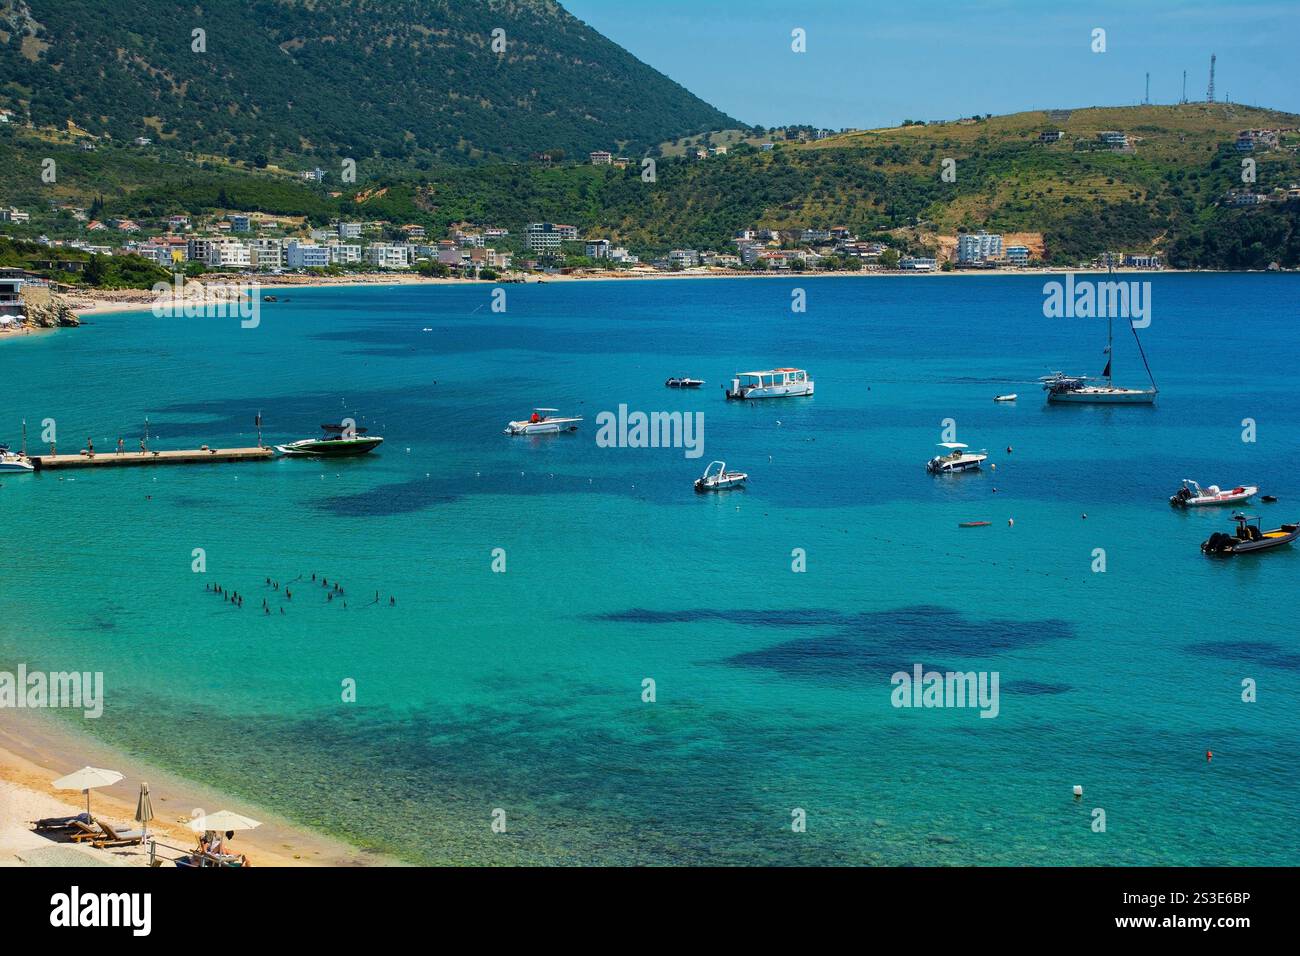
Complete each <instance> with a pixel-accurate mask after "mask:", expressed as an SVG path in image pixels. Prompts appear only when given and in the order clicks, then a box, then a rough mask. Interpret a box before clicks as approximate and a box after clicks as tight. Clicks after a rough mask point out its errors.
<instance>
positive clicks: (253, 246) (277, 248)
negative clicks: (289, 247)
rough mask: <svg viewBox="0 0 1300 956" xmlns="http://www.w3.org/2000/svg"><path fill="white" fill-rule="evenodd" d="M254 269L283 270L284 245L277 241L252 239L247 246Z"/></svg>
mask: <svg viewBox="0 0 1300 956" xmlns="http://www.w3.org/2000/svg"><path fill="white" fill-rule="evenodd" d="M248 255H249V258H250V259H251V260H252V263H253V268H254V269H283V268H284V244H283V243H282V242H280V240H279V239H254V240H253V241H252V242H250V243H249V244H248Z"/></svg>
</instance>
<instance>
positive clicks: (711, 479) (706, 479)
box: [695, 461, 749, 491]
mask: <svg viewBox="0 0 1300 956" xmlns="http://www.w3.org/2000/svg"><path fill="white" fill-rule="evenodd" d="M714 465H717V466H718V467H717V470H716V471H715V470H714V467H713V466H714ZM748 478H749V475H747V474H745V473H744V472H743V471H727V463H726V462H725V461H711V462H709V465H708V467H707V468H705V469H704V474H702V475H700V477H698V478H696V479H695V490H696V491H725V490H726V489H728V488H739V487H740V486H741V485H743V484H744V483H745V481H746V480H747V479H748Z"/></svg>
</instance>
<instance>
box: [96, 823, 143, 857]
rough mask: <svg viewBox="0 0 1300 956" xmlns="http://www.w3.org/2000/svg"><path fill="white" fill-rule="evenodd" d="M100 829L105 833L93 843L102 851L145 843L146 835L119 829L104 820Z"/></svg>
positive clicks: (100, 824) (136, 831)
mask: <svg viewBox="0 0 1300 956" xmlns="http://www.w3.org/2000/svg"><path fill="white" fill-rule="evenodd" d="M99 828H100V829H101V830H103V831H104V832H103V833H102V834H101V835H100V836H99V837H98V838H96V839H94V840H92V841H91V843H93V844H94V845H95V846H96V847H99V848H100V849H101V850H102V849H103V848H104V847H106V846H135V845H136V844H138V843H143V842H144V834H143V833H141V832H140V831H139V830H126V829H117V828H115V827H114V826H113V825H112V824H111V823H105V822H104V821H103V820H100V821H99Z"/></svg>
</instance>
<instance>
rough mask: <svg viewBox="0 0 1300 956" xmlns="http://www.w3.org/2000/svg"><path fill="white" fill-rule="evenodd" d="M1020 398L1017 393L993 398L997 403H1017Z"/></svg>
mask: <svg viewBox="0 0 1300 956" xmlns="http://www.w3.org/2000/svg"><path fill="white" fill-rule="evenodd" d="M1019 397H1020V396H1019V395H1017V394H1016V393H1015V392H1012V393H1011V394H1010V395H994V396H993V401H995V402H1014V401H1015V400H1016V399H1017V398H1019Z"/></svg>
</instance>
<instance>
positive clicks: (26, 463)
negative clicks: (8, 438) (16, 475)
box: [0, 445, 36, 472]
mask: <svg viewBox="0 0 1300 956" xmlns="http://www.w3.org/2000/svg"><path fill="white" fill-rule="evenodd" d="M35 470H36V466H35V465H34V464H32V462H31V459H29V458H28V457H27V455H26V454H25V453H23V452H19V453H18V454H16V455H15V454H14V453H13V452H11V451H10V450H9V446H8V445H0V472H28V471H35Z"/></svg>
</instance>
